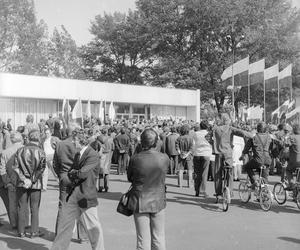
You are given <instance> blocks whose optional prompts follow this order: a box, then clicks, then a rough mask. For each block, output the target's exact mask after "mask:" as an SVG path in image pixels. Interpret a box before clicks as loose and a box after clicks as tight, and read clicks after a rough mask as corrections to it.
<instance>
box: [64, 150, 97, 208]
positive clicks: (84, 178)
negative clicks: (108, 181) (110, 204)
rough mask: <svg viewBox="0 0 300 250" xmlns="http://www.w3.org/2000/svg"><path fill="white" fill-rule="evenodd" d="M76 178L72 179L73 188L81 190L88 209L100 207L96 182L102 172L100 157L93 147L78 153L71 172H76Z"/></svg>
mask: <svg viewBox="0 0 300 250" xmlns="http://www.w3.org/2000/svg"><path fill="white" fill-rule="evenodd" d="M74 170H75V173H76V174H75V176H74V175H73V177H70V175H69V177H70V180H71V182H72V187H73V188H80V191H81V193H82V197H83V199H86V205H87V206H86V208H89V207H95V206H97V205H98V200H97V197H98V196H97V190H96V182H97V177H98V176H99V171H100V161H99V155H98V154H97V152H96V151H95V150H94V149H93V148H92V147H91V146H88V147H87V148H86V150H85V151H84V152H83V154H82V156H80V153H79V152H78V153H76V155H75V159H74V165H73V166H72V169H71V170H70V172H72V171H73V172H74Z"/></svg>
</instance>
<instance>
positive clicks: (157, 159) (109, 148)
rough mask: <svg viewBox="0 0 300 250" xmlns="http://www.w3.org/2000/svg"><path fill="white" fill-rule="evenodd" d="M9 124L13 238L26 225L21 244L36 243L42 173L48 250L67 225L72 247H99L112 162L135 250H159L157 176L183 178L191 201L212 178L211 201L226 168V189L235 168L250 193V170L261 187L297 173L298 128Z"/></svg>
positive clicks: (7, 198) (5, 171) (65, 242)
mask: <svg viewBox="0 0 300 250" xmlns="http://www.w3.org/2000/svg"><path fill="white" fill-rule="evenodd" d="M10 122H11V121H8V122H7V124H4V123H2V122H0V126H1V127H0V130H1V131H0V145H1V148H0V153H1V158H0V160H1V162H0V176H1V178H0V195H1V198H2V200H3V202H4V204H5V207H6V209H7V211H8V216H9V220H10V224H11V226H12V228H14V229H16V230H17V232H18V236H19V237H24V236H25V235H26V233H27V232H26V229H27V228H28V226H29V224H30V230H29V233H27V234H28V236H29V237H32V238H33V237H38V236H41V235H42V233H41V232H40V231H39V206H40V201H41V195H42V191H46V190H47V181H48V176H49V173H52V174H53V176H54V177H55V178H56V179H57V181H58V183H59V201H58V214H57V220H56V227H55V235H56V237H55V240H54V243H53V246H52V249H67V248H68V246H69V243H70V240H71V237H72V233H73V228H74V225H75V224H76V227H77V231H78V238H79V240H80V241H82V240H85V239H89V241H90V243H91V245H92V248H93V249H104V241H103V232H102V228H101V224H100V221H99V218H98V214H97V204H98V200H97V197H98V195H97V191H98V192H103V191H104V192H108V191H109V188H110V184H109V174H110V173H111V165H112V163H114V164H116V165H117V170H116V171H117V174H119V175H123V174H127V177H128V180H129V182H131V183H132V187H131V191H130V194H131V195H130V196H129V206H130V207H131V209H132V211H133V214H134V221H135V226H136V231H137V249H143V247H144V246H145V245H149V244H154V245H156V246H157V249H165V243H164V242H165V236H164V208H165V207H166V199H165V196H166V188H165V177H166V174H170V175H177V179H178V186H179V187H183V186H184V184H183V180H184V174H186V179H187V186H188V187H190V188H194V189H195V195H196V196H200V195H203V196H204V197H208V193H207V191H206V186H207V181H208V179H211V180H214V184H215V195H216V197H217V199H218V197H219V196H220V195H222V183H223V181H222V179H223V170H224V167H226V166H227V167H228V168H229V183H228V185H229V187H230V189H231V190H232V186H233V185H232V184H233V180H234V179H235V180H238V179H239V178H240V173H241V169H242V165H243V168H244V170H245V171H246V172H247V173H248V175H249V177H250V181H251V183H252V185H253V187H255V186H256V185H257V179H256V178H255V176H254V172H253V170H254V169H259V167H260V166H261V165H265V166H267V168H266V169H264V170H263V175H262V176H263V178H265V179H266V180H267V179H268V175H269V169H271V170H272V171H273V169H274V166H276V169H277V170H279V169H281V170H282V173H283V175H282V177H284V175H285V174H286V176H287V178H288V180H289V182H290V183H291V185H292V184H293V182H292V172H293V171H294V170H295V168H297V167H299V166H300V128H299V125H295V126H294V127H293V128H291V127H289V126H288V125H284V126H283V125H280V126H278V131H276V132H274V133H272V134H271V133H270V131H268V127H267V126H266V125H265V124H264V123H258V124H257V126H256V128H255V130H249V129H245V128H241V127H240V126H238V125H237V124H233V123H232V120H231V118H230V116H229V115H228V114H226V113H224V114H221V115H220V116H219V117H218V118H217V119H216V121H215V122H214V124H211V123H209V122H208V121H207V120H202V121H201V122H200V123H188V122H183V123H181V124H176V123H173V122H163V123H160V124H158V123H155V122H149V123H139V124H137V123H130V122H129V123H128V122H123V123H118V124H114V125H107V124H106V125H101V124H99V123H98V122H97V121H96V120H95V119H90V120H89V121H88V122H85V123H84V124H85V126H84V128H81V127H80V126H79V125H78V124H76V123H73V122H69V124H66V123H64V122H63V121H62V120H61V119H58V118H54V117H52V115H49V119H47V120H41V121H40V122H39V123H38V124H36V123H34V120H33V116H32V115H28V116H27V118H26V124H25V125H24V126H21V127H18V129H17V130H16V131H13V130H12V126H11V123H10ZM28 202H29V203H30V206H29V204H28ZM29 209H30V213H31V221H30V223H29V216H28V215H29ZM149 225H150V226H149ZM149 235H151V237H150V238H149Z"/></svg>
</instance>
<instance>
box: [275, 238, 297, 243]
mask: <svg viewBox="0 0 300 250" xmlns="http://www.w3.org/2000/svg"><path fill="white" fill-rule="evenodd" d="M277 239H280V240H285V241H290V242H293V243H296V244H300V239H295V238H291V237H285V236H282V237H278V238H277Z"/></svg>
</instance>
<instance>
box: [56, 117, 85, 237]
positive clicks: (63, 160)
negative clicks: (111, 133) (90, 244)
mask: <svg viewBox="0 0 300 250" xmlns="http://www.w3.org/2000/svg"><path fill="white" fill-rule="evenodd" d="M78 128H79V126H78V125H77V124H75V123H70V124H69V126H68V129H67V130H68V132H67V134H68V135H69V137H68V138H67V139H65V140H63V141H60V142H59V143H57V145H56V148H55V152H54V156H53V169H54V171H55V173H56V175H57V176H58V179H59V201H58V212H57V217H56V224H55V234H57V229H58V224H59V223H60V221H61V220H62V219H63V218H62V206H63V204H64V203H65V201H66V199H67V196H68V194H69V193H70V191H71V184H72V183H71V182H70V179H69V178H68V172H69V171H70V169H71V168H72V166H73V164H74V157H75V154H76V152H77V149H76V147H75V144H74V134H73V133H74V131H75V130H76V129H78ZM77 232H78V234H77V235H78V240H79V242H82V240H84V239H85V232H84V228H83V227H82V223H81V222H80V220H79V223H78V224H77Z"/></svg>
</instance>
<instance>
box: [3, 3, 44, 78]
mask: <svg viewBox="0 0 300 250" xmlns="http://www.w3.org/2000/svg"><path fill="white" fill-rule="evenodd" d="M0 20H1V26H0V70H1V71H11V72H16V73H24V74H41V75H45V74H46V73H47V71H46V67H47V56H46V54H45V53H44V47H45V43H46V38H47V36H46V33H47V26H46V25H45V23H44V22H43V21H40V22H38V21H37V19H36V16H35V9H34V4H33V1H29V0H20V1H17V0H1V1H0Z"/></svg>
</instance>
